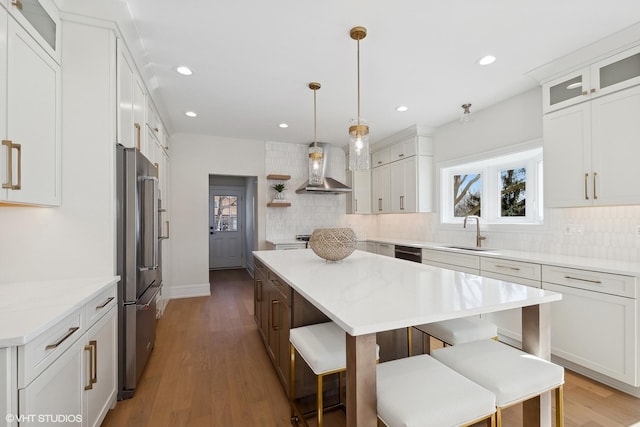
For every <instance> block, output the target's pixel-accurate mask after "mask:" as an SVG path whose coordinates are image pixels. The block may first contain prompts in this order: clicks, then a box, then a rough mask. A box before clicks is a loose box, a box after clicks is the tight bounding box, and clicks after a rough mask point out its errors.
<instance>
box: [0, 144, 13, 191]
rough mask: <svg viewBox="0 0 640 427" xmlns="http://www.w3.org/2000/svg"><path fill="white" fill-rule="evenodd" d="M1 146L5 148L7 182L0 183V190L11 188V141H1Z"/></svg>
mask: <svg viewBox="0 0 640 427" xmlns="http://www.w3.org/2000/svg"><path fill="white" fill-rule="evenodd" d="M2 145H4V146H5V147H7V182H3V183H2V188H13V185H12V182H13V151H12V149H11V148H12V144H11V141H9V140H6V139H3V140H2Z"/></svg>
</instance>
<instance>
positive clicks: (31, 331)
mask: <svg viewBox="0 0 640 427" xmlns="http://www.w3.org/2000/svg"><path fill="white" fill-rule="evenodd" d="M118 280H119V277H118V276H110V277H101V278H87V279H69V280H51V281H39V282H22V283H7V284H0V348H2V347H11V346H17V345H23V344H26V343H28V342H29V341H30V340H32V339H33V338H35V337H36V336H37V335H38V334H40V333H42V332H44V331H46V330H47V329H48V328H50V327H51V326H53V325H55V324H56V323H57V322H59V321H60V320H62V319H64V318H65V317H66V316H68V315H69V314H71V313H73V312H74V311H75V310H77V309H78V308H81V307H82V306H83V305H84V304H86V303H87V302H88V301H89V300H90V299H91V298H94V297H95V296H97V295H98V294H99V293H100V292H102V291H104V290H106V289H107V288H108V287H109V286H113V285H114V283H116V282H117V281H118Z"/></svg>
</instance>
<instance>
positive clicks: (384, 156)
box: [371, 147, 390, 168]
mask: <svg viewBox="0 0 640 427" xmlns="http://www.w3.org/2000/svg"><path fill="white" fill-rule="evenodd" d="M389 161H390V160H389V148H388V147H387V148H383V149H381V150H377V151H374V152H373V153H371V167H372V168H377V167H379V166H382V165H386V164H387V163H389Z"/></svg>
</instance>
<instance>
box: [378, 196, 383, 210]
mask: <svg viewBox="0 0 640 427" xmlns="http://www.w3.org/2000/svg"><path fill="white" fill-rule="evenodd" d="M378 210H379V211H381V210H382V199H378Z"/></svg>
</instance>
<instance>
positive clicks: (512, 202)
mask: <svg viewBox="0 0 640 427" xmlns="http://www.w3.org/2000/svg"><path fill="white" fill-rule="evenodd" d="M500 181H501V183H502V185H501V192H500V215H501V216H503V217H506V216H526V207H527V203H526V202H527V198H526V185H527V170H526V169H525V168H517V169H507V170H502V171H500Z"/></svg>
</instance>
